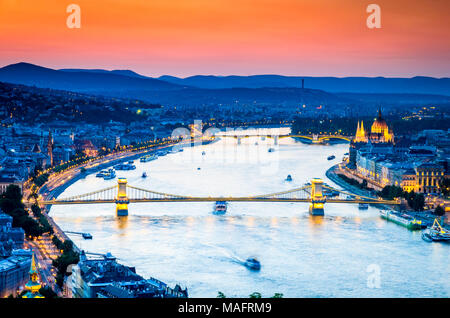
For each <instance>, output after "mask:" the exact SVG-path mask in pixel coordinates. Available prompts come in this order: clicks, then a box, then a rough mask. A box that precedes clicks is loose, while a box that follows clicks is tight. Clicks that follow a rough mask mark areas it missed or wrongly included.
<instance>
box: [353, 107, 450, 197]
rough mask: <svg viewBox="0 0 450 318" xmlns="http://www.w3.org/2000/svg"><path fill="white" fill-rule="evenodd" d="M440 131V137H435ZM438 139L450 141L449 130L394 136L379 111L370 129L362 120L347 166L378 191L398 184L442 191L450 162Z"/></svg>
mask: <svg viewBox="0 0 450 318" xmlns="http://www.w3.org/2000/svg"><path fill="white" fill-rule="evenodd" d="M421 134H423V136H422V135H421ZM436 134H439V138H434V139H433V138H431V137H432V136H433V135H436ZM430 136H431V137H430ZM438 139H439V140H440V141H442V140H447V141H448V140H449V136H448V132H447V131H434V130H433V131H424V132H422V133H419V135H417V136H402V137H399V138H394V132H393V131H392V130H391V129H389V127H388V124H387V122H386V121H385V120H384V119H383V116H382V114H381V110H379V111H378V116H377V118H376V119H375V120H374V122H373V124H372V126H371V128H370V131H366V130H365V129H364V123H363V122H362V121H361V122H359V121H358V125H357V129H356V135H355V138H354V139H353V141H352V142H351V143H350V150H349V162H348V164H347V168H348V169H349V171H353V173H352V175H351V177H352V178H354V179H356V180H358V181H359V182H362V181H364V180H366V181H367V186H368V187H369V188H373V189H375V190H377V191H379V190H381V189H382V188H383V187H385V186H387V185H394V186H398V187H401V188H402V189H403V190H404V191H408V192H411V191H414V192H419V193H426V194H428V193H431V194H440V193H441V189H440V185H441V182H442V180H443V179H444V178H448V177H449V172H448V166H449V165H448V159H447V156H446V153H445V152H444V153H442V151H440V150H439V149H438V147H437V146H436V140H438Z"/></svg>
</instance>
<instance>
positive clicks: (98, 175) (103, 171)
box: [95, 170, 108, 178]
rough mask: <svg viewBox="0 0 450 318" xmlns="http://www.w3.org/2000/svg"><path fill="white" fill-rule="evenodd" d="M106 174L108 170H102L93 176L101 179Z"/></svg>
mask: <svg viewBox="0 0 450 318" xmlns="http://www.w3.org/2000/svg"><path fill="white" fill-rule="evenodd" d="M107 173H108V170H102V171H100V172H99V173H97V174H96V175H95V177H97V178H103V177H104V176H105V175H106V174H107Z"/></svg>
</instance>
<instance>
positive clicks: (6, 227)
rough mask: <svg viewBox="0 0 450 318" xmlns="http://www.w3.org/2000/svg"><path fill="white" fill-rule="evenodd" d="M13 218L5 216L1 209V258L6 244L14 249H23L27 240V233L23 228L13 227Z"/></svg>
mask: <svg viewBox="0 0 450 318" xmlns="http://www.w3.org/2000/svg"><path fill="white" fill-rule="evenodd" d="M12 222H13V218H12V217H11V216H9V215H8V214H5V213H3V212H2V210H1V209H0V256H1V253H2V251H3V250H4V249H5V246H4V245H5V244H7V245H8V246H9V245H11V244H10V243H9V242H10V241H11V242H12V243H13V246H12V248H13V249H21V248H22V247H23V242H24V239H25V232H24V230H23V229H22V228H17V227H12Z"/></svg>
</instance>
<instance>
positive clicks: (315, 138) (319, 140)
mask: <svg viewBox="0 0 450 318" xmlns="http://www.w3.org/2000/svg"><path fill="white" fill-rule="evenodd" d="M214 136H215V137H220V138H234V139H236V140H237V143H238V144H241V141H242V139H244V138H251V137H261V138H269V139H273V142H274V144H275V145H278V142H279V140H280V139H282V138H299V139H304V140H308V141H311V143H313V144H323V143H326V142H327V141H330V140H333V139H336V140H344V141H348V142H351V141H352V137H351V136H344V135H319V134H312V135H300V134H288V135H264V134H230V135H227V134H216V135H214Z"/></svg>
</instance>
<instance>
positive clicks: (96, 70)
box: [59, 68, 151, 78]
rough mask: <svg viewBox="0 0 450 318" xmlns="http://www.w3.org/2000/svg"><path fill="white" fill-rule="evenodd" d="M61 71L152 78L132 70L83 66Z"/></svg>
mask: <svg viewBox="0 0 450 318" xmlns="http://www.w3.org/2000/svg"><path fill="white" fill-rule="evenodd" d="M59 71H64V72H75V73H76V72H89V73H103V74H116V75H124V76H129V77H137V78H151V77H147V76H144V75H141V74H138V73H136V72H133V71H130V70H112V71H108V70H102V69H81V68H62V69H60V70H59Z"/></svg>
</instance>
